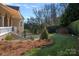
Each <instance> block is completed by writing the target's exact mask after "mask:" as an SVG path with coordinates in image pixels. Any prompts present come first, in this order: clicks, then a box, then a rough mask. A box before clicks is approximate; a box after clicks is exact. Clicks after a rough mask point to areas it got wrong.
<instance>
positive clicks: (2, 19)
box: [2, 16, 4, 27]
mask: <svg viewBox="0 0 79 59" xmlns="http://www.w3.org/2000/svg"><path fill="white" fill-rule="evenodd" d="M2 27H4V16H2Z"/></svg>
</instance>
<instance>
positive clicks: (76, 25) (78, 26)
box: [69, 20, 79, 35]
mask: <svg viewBox="0 0 79 59" xmlns="http://www.w3.org/2000/svg"><path fill="white" fill-rule="evenodd" d="M69 28H70V30H71V31H72V34H75V35H77V34H79V20H77V21H75V22H72V23H71V24H70V25H69Z"/></svg>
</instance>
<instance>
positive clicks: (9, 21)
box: [0, 6, 24, 34]
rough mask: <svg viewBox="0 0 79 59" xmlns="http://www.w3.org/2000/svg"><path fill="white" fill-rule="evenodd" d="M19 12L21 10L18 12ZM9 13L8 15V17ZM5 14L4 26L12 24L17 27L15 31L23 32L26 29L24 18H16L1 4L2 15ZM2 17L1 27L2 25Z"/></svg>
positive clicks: (0, 12)
mask: <svg viewBox="0 0 79 59" xmlns="http://www.w3.org/2000/svg"><path fill="white" fill-rule="evenodd" d="M18 13H19V12H18ZM19 14H20V13H19ZM6 15H7V17H6ZM1 16H4V17H6V18H4V26H6V27H7V26H12V27H14V28H16V30H15V33H17V34H22V33H23V31H24V23H23V19H22V18H15V17H13V16H12V15H11V14H9V13H8V12H7V11H6V10H5V9H4V8H2V7H1V6H0V17H1ZM2 21H3V20H2V19H0V27H2V24H3V23H2Z"/></svg>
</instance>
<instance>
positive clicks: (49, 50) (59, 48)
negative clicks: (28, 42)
mask: <svg viewBox="0 0 79 59" xmlns="http://www.w3.org/2000/svg"><path fill="white" fill-rule="evenodd" d="M49 37H50V38H51V39H52V40H53V41H54V44H52V45H50V46H47V47H44V48H33V49H32V50H31V51H29V52H25V54H24V55H30V56H54V55H55V56H59V55H76V45H77V44H76V37H75V36H71V35H60V34H52V35H49Z"/></svg>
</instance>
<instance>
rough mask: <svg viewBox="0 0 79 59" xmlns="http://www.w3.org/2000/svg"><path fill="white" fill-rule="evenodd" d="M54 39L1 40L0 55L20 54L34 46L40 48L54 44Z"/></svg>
mask: <svg viewBox="0 0 79 59" xmlns="http://www.w3.org/2000/svg"><path fill="white" fill-rule="evenodd" d="M52 43H53V41H52V40H33V41H29V40H13V41H9V42H7V41H0V56H20V55H22V54H23V53H24V52H26V51H30V50H31V49H32V48H38V47H42V46H46V45H50V44H52Z"/></svg>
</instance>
